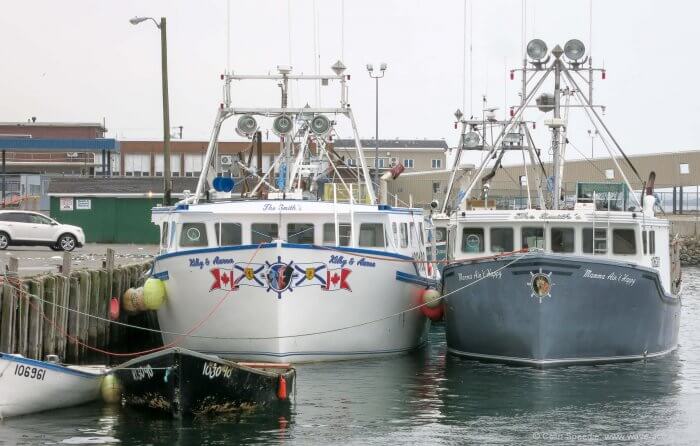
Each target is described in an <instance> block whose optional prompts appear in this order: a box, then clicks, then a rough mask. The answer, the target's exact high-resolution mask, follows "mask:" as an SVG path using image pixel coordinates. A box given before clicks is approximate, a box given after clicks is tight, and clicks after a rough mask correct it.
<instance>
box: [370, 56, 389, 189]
mask: <svg viewBox="0 0 700 446" xmlns="http://www.w3.org/2000/svg"><path fill="white" fill-rule="evenodd" d="M367 72H368V73H369V77H371V78H372V79H374V81H375V127H374V130H375V137H374V142H375V146H374V184H375V187H379V79H381V78H383V77H384V73H385V72H386V64H385V63H384V62H382V63H381V64H380V65H379V72H377V71H375V70H374V67H373V66H372V64H371V63H368V64H367ZM378 199H379V198H377V200H378Z"/></svg>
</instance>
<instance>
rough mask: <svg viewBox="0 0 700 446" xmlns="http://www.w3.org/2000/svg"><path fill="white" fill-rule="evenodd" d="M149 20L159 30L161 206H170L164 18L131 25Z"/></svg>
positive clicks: (168, 109)
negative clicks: (161, 95) (161, 109)
mask: <svg viewBox="0 0 700 446" xmlns="http://www.w3.org/2000/svg"><path fill="white" fill-rule="evenodd" d="M146 20H151V21H153V23H155V25H156V26H157V27H158V29H160V70H161V78H162V87H163V204H164V205H165V206H169V205H170V198H171V195H172V190H173V185H172V180H171V179H170V105H169V100H168V40H167V31H166V21H165V17H161V18H160V22H158V21H156V19H154V18H153V17H134V18H132V19H130V20H129V22H130V23H131V24H132V25H138V24H139V23H141V22H143V21H146Z"/></svg>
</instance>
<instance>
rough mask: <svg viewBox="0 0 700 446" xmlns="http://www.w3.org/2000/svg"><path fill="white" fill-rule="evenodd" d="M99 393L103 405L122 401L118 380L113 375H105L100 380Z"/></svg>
mask: <svg viewBox="0 0 700 446" xmlns="http://www.w3.org/2000/svg"><path fill="white" fill-rule="evenodd" d="M100 392H101V393H102V399H103V400H104V401H105V403H109V404H114V403H118V402H120V401H121V399H122V387H121V385H120V384H119V380H118V379H117V377H116V376H114V375H107V376H105V377H104V378H102V383H101V384H100Z"/></svg>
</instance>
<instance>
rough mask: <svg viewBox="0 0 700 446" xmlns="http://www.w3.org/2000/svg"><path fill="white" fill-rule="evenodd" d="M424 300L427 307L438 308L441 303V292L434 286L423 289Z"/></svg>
mask: <svg viewBox="0 0 700 446" xmlns="http://www.w3.org/2000/svg"><path fill="white" fill-rule="evenodd" d="M423 302H425V306H426V307H430V308H436V307H437V306H439V305H440V292H439V291H438V290H434V289H432V288H431V289H429V290H425V291H423Z"/></svg>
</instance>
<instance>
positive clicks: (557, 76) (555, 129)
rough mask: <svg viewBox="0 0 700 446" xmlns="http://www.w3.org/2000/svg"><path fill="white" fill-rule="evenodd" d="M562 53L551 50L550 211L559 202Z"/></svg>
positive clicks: (557, 207) (556, 207)
mask: <svg viewBox="0 0 700 446" xmlns="http://www.w3.org/2000/svg"><path fill="white" fill-rule="evenodd" d="M563 53H564V50H562V49H561V47H560V46H559V45H557V46H555V47H554V48H553V49H552V55H553V56H554V57H555V61H554V119H553V120H552V123H551V128H552V171H553V172H552V174H553V176H554V184H553V187H552V209H555V210H556V209H559V200H560V198H561V167H562V166H561V163H562V159H561V145H560V143H561V122H562V121H561V60H560V59H559V58H560V57H561V55H562V54H563Z"/></svg>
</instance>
